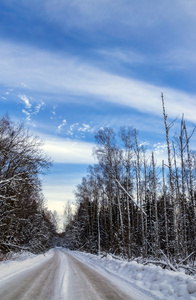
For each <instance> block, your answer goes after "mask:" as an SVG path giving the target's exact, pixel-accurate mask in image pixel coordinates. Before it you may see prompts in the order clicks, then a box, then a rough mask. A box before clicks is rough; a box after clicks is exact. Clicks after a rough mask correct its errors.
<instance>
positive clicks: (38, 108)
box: [34, 101, 45, 115]
mask: <svg viewBox="0 0 196 300" xmlns="http://www.w3.org/2000/svg"><path fill="white" fill-rule="evenodd" d="M44 105H45V103H44V102H43V101H42V102H41V103H39V104H38V105H36V106H35V111H34V114H35V115H36V114H38V113H39V111H40V109H41V108H42V107H43V106H44Z"/></svg>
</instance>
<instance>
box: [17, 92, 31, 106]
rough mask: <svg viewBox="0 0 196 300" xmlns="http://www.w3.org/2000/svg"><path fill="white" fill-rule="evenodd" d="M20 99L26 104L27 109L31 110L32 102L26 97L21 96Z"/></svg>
mask: <svg viewBox="0 0 196 300" xmlns="http://www.w3.org/2000/svg"><path fill="white" fill-rule="evenodd" d="M18 97H19V98H20V99H21V100H22V101H23V102H24V103H25V105H26V108H31V103H30V100H29V99H28V98H27V96H26V95H21V94H19V95H18Z"/></svg>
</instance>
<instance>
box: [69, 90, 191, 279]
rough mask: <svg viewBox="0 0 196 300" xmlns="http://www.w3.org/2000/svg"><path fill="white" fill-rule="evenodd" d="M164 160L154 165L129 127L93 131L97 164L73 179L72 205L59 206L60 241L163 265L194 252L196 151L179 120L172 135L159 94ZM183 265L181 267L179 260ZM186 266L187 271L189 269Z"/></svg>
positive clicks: (89, 250)
mask: <svg viewBox="0 0 196 300" xmlns="http://www.w3.org/2000/svg"><path fill="white" fill-rule="evenodd" d="M162 106H163V121H164V123H163V124H164V125H165V134H166V135H165V137H166V142H167V154H168V159H167V161H164V160H162V165H161V164H160V165H158V164H156V157H155V155H154V153H153V152H152V153H150V155H149V151H147V149H146V148H145V147H144V146H143V145H140V144H139V142H138V133H137V130H136V129H133V128H132V127H127V128H121V129H120V131H119V132H118V133H116V132H115V131H114V130H113V129H111V128H104V129H101V130H99V131H98V132H97V133H96V135H95V141H96V147H95V148H94V150H93V152H94V155H95V156H96V157H97V159H98V164H97V165H95V166H90V167H89V171H88V175H87V176H86V177H85V178H83V179H82V182H81V184H79V185H78V186H77V189H76V191H75V196H76V199H77V205H78V206H77V210H76V212H75V213H74V214H73V213H72V209H71V206H70V205H67V208H66V210H65V213H66V215H67V222H66V224H65V233H64V240H65V242H66V245H67V247H69V248H70V249H79V250H80V251H87V252H91V253H98V254H99V253H100V252H106V253H113V254H114V255H121V256H123V257H125V258H128V259H131V258H137V257H140V258H141V259H142V260H144V261H145V260H146V259H148V260H149V259H151V260H154V262H155V263H158V264H160V265H161V266H162V267H165V266H166V265H168V264H170V262H172V266H171V264H170V267H171V269H174V265H176V266H178V267H179V266H180V265H183V263H185V264H186V261H187V260H189V262H190V261H192V262H193V263H194V260H195V256H196V252H195V249H196V234H195V233H196V222H195V213H196V190H195V180H196V173H195V171H196V155H195V152H193V151H191V149H190V148H189V144H190V139H191V137H192V135H193V134H194V131H195V128H193V129H192V131H191V133H188V132H187V127H186V122H185V120H184V118H183V117H182V119H181V126H180V128H179V129H178V135H176V136H175V137H174V138H173V137H170V128H171V127H172V126H173V125H174V123H175V121H174V122H172V123H171V124H168V121H167V113H166V109H165V104H164V98H163V95H162ZM185 268H186V267H185ZM190 273H191V272H190Z"/></svg>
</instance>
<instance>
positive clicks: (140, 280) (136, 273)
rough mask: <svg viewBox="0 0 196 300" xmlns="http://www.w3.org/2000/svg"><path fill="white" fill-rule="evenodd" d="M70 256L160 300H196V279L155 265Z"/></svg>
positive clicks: (93, 256)
mask: <svg viewBox="0 0 196 300" xmlns="http://www.w3.org/2000/svg"><path fill="white" fill-rule="evenodd" d="M71 253H72V254H73V255H74V256H75V257H76V258H78V259H79V260H80V261H82V262H84V263H86V264H88V265H89V266H91V267H93V268H94V269H97V270H99V271H101V270H104V271H106V273H107V274H108V276H109V275H110V274H114V275H118V276H119V277H120V278H121V279H124V280H126V282H127V281H128V282H130V283H131V285H133V286H134V287H137V288H138V289H139V290H141V291H143V292H144V290H145V291H146V292H147V293H148V292H150V293H151V294H153V295H154V296H155V297H156V296H157V297H158V298H159V299H167V300H174V299H178V300H179V299H182V300H195V299H196V276H195V277H192V276H189V275H185V274H183V273H181V272H173V271H169V270H163V269H162V268H161V267H159V266H155V265H148V266H147V265H143V264H138V263H137V262H135V261H132V262H127V261H124V260H117V259H114V258H112V256H110V255H107V257H101V256H100V257H98V256H96V255H92V254H89V253H83V252H78V251H73V252H71Z"/></svg>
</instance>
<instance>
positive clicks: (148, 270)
mask: <svg viewBox="0 0 196 300" xmlns="http://www.w3.org/2000/svg"><path fill="white" fill-rule="evenodd" d="M143 267H144V266H143ZM164 272H166V273H164ZM164 274H166V275H164ZM168 276H169V277H168ZM167 277H168V278H169V279H168V280H166V278H167ZM153 278H154V280H153ZM149 279H150V280H151V281H152V282H151V285H150V284H148V283H149ZM195 284H196V282H195V280H194V278H192V277H190V276H187V275H183V274H182V275H179V274H175V273H174V272H172V273H171V274H169V273H168V271H165V270H161V269H156V267H154V268H152V267H147V266H145V268H143V269H142V266H140V265H139V264H137V266H136V265H135V264H134V263H131V262H130V263H128V262H125V261H124V262H123V261H117V260H114V259H112V258H111V257H110V256H107V257H106V258H101V257H97V256H95V255H91V254H85V253H81V252H71V251H66V250H64V249H53V250H50V251H49V252H47V253H46V254H45V255H37V256H36V255H30V256H24V255H22V256H20V257H18V258H17V259H16V260H14V261H4V262H1V263H0V299H1V300H19V299H20V300H28V299H31V300H32V299H33V300H37V299H39V300H42V299H44V300H48V299H51V300H58V299H62V300H65V299H67V300H76V299H77V300H84V299H85V300H91V299H93V300H101V299H102V300H104V299H112V300H123V299H124V300H125V299H126V300H129V299H132V300H143V299H145V300H148V299H157V300H158V299H166V298H167V299H183V300H185V299H186V300H194V299H196V287H195ZM155 285H156V286H155ZM172 285H173V286H172Z"/></svg>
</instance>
